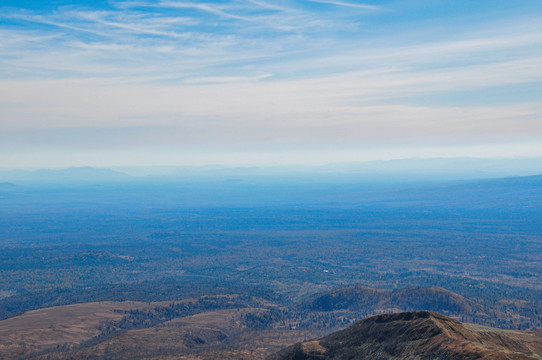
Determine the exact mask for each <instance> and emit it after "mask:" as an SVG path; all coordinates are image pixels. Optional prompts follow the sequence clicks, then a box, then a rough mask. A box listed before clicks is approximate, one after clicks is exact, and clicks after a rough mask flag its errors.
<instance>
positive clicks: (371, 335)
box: [268, 311, 542, 360]
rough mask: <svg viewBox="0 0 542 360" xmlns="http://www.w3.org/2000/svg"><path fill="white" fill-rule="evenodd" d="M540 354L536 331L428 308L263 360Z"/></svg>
mask: <svg viewBox="0 0 542 360" xmlns="http://www.w3.org/2000/svg"><path fill="white" fill-rule="evenodd" d="M541 356H542V332H540V331H539V332H522V331H510V330H500V329H496V328H490V327H484V326H479V325H473V324H463V323H461V322H459V321H458V320H455V319H452V318H449V317H447V316H444V315H442V314H439V313H436V312H432V311H415V312H403V313H397V314H383V315H376V316H372V317H368V318H365V319H363V320H360V321H359V322H357V323H355V324H354V325H352V326H350V327H348V328H346V329H344V330H341V331H337V332H334V333H332V334H330V335H328V336H325V337H323V338H321V339H318V340H311V341H305V342H301V343H297V344H295V345H293V346H290V347H288V348H286V349H283V350H281V351H279V352H278V353H276V354H274V355H272V356H270V357H269V358H268V360H339V359H350V360H361V359H373V360H384V359H387V360H400V359H401V360H414V359H428V360H429V359H447V360H456V359H457V360H460V359H461V360H465V359H467V360H469V359H473V360H474V359H484V360H486V359H487V360H489V359H492V360H504V359H513V360H527V359H540V358H541Z"/></svg>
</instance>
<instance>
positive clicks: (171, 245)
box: [0, 176, 542, 356]
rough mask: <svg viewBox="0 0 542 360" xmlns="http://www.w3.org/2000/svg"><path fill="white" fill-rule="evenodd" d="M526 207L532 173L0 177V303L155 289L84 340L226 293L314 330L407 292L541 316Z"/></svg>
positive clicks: (533, 233)
mask: <svg viewBox="0 0 542 360" xmlns="http://www.w3.org/2000/svg"><path fill="white" fill-rule="evenodd" d="M541 208H542V176H529V177H515V178H503V179H485V180H468V181H451V180H450V181H443V180H439V181H392V180H388V181H382V182H374V181H373V182H370V181H366V182H363V181H359V179H355V180H352V179H348V178H341V177H337V178H327V179H321V180H318V179H316V180H315V178H311V177H307V178H295V179H289V178H284V177H254V178H250V177H240V178H224V179H204V180H202V179H197V180H190V179H181V180H171V179H167V180H160V179H136V180H132V179H122V180H118V181H89V182H86V183H81V182H77V183H74V182H66V183H63V184H58V183H20V184H19V183H9V184H7V183H4V184H1V185H0V247H1V251H0V272H1V274H2V275H1V276H0V319H8V318H13V317H15V316H18V315H20V314H22V313H24V312H25V311H29V310H32V309H39V308H46V307H51V306H59V305H68V304H79V303H87V302H101V301H128V300H133V301H141V302H146V303H148V304H151V303H157V302H162V303H160V304H158V305H152V306H150V307H148V308H146V309H144V310H141V309H140V310H131V312H127V313H126V315H125V316H124V317H123V319H122V320H118V319H117V320H114V321H113V320H107V321H103V322H102V323H101V325H100V334H98V335H96V336H95V337H93V338H91V339H88V340H86V342H84V343H83V344H80V345H78V346H82V347H83V348H84V347H87V348H90V347H92V346H96V345H97V344H99V343H103V342H106V341H110V339H111V338H113V337H115V336H117V335H118V334H120V333H123V332H126V331H128V330H130V329H144V328H150V327H155V326H157V324H163V323H165V322H168V321H172V320H174V319H178V318H181V319H182V318H183V317H185V316H193V315H194V314H198V313H204V312H206V311H211V310H212V311H218V310H220V311H230V310H235V309H237V310H239V309H245V310H246V309H258V310H257V311H256V310H254V311H248V310H247V311H245V313H243V314H241V315H239V321H240V322H241V323H242V324H243V326H244V327H245V328H246V329H251V330H252V331H256V330H262V329H268V330H269V329H274V330H277V331H279V330H280V331H282V330H284V331H286V330H292V329H297V330H311V331H313V332H312V333H311V334H313V335H322V334H325V333H327V332H329V331H331V330H335V329H339V328H343V327H345V326H347V325H349V324H351V323H352V322H353V321H355V320H358V319H360V318H361V317H363V316H367V315H371V314H373V313H378V312H382V311H383V310H386V309H387V310H391V311H394V310H398V309H410V310H424V309H422V307H433V308H432V309H429V310H441V311H442V312H444V313H446V312H448V314H451V315H454V316H456V317H458V318H460V319H461V320H467V321H470V322H477V323H480V324H482V325H491V326H498V327H501V328H511V329H521V330H526V329H529V330H536V329H542V317H541V316H542V282H541V281H540V274H541V270H542V221H541V217H540V209H541ZM375 288H378V289H380V290H375ZM344 289H350V290H344ZM351 289H354V290H351ZM416 289H418V290H416ZM419 289H426V290H424V291H419ZM427 289H430V290H427ZM401 291H403V292H401ZM405 291H406V292H405ZM458 296H459V297H458ZM360 298H363V299H365V300H364V304H365V306H361V305H360V303H359V299H360ZM188 299H192V300H190V301H195V300H194V299H199V300H197V301H198V302H196V303H194V302H188V303H187V302H186V301H188ZM322 299H324V300H322ZM409 299H410V300H409ZM450 299H451V300H450ZM371 304H372V305H371ZM435 307H436V308H435ZM209 336H210V335H209ZM213 336H214V335H213ZM304 336H305V335H304ZM213 339H214V338H213ZM213 341H219V340H216V339H214V340H213ZM68 348H69V349H70V351H73V346H72V347H70V346H68ZM61 350H62V349H60V350H59V349H57V351H60V352H61ZM165 353H167V351H166V352H165ZM132 355H133V354H132ZM126 356H129V355H126Z"/></svg>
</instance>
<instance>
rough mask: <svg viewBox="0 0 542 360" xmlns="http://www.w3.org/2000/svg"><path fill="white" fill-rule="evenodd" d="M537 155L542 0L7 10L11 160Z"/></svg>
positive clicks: (230, 1)
mask: <svg viewBox="0 0 542 360" xmlns="http://www.w3.org/2000/svg"><path fill="white" fill-rule="evenodd" d="M465 156H468V157H541V156H542V2H541V1H540V0H533V1H529V0H525V1H521V0H520V1H495V0H491V1H488V0H477V1H472V0H454V1H451V0H450V1H447V0H431V1H430V0H425V1H422V0H390V1H376V0H375V1H370V2H362V1H355V0H275V1H271V0H216V1H197V0H193V1H178V0H156V1H137V0H136V1H113V0H111V1H104V0H96V1H64V0H53V1H43V0H36V1H33V0H1V1H0V167H3V168H14V167H36V166H37V167H62V166H83V165H91V166H115V165H117V166H134V165H146V166H148V165H205V164H235V165H240V164H283V163H284V164H295V163H298V164H310V163H329V162H351V161H368V160H388V159H400V158H410V157H416V158H431V157H465Z"/></svg>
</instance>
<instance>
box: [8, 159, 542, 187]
mask: <svg viewBox="0 0 542 360" xmlns="http://www.w3.org/2000/svg"><path fill="white" fill-rule="evenodd" d="M537 174H542V158H515V159H478V158H434V159H399V160H390V161H370V162H354V163H335V164H324V165H298V166H293V165H262V166H220V165H216V166H209V165H208V166H156V167H122V166H118V167H110V168H100V167H89V166H83V167H69V168H63V169H34V170H21V169H11V170H9V169H5V170H0V182H2V181H8V182H45V183H49V182H109V181H127V180H130V179H132V180H134V179H136V180H144V181H149V180H150V181H153V180H157V179H161V180H172V179H177V180H178V179H185V180H186V179H192V180H194V179H221V180H228V179H229V180H241V179H244V180H254V179H261V178H275V179H276V178H288V179H307V178H309V179H312V180H315V179H318V180H321V181H365V182H371V181H380V182H382V181H384V182H395V181H427V180H431V181H435V180H438V181H446V180H461V179H484V178H485V179H487V178H498V177H510V176H528V175H537ZM390 176H392V177H390Z"/></svg>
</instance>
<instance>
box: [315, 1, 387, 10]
mask: <svg viewBox="0 0 542 360" xmlns="http://www.w3.org/2000/svg"><path fill="white" fill-rule="evenodd" d="M306 1H310V2H314V3H320V4H329V5H336V6H346V7H349V8H357V9H364V10H380V9H381V8H380V7H379V6H375V5H368V4H361V3H351V2H344V1H334V0H306Z"/></svg>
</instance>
